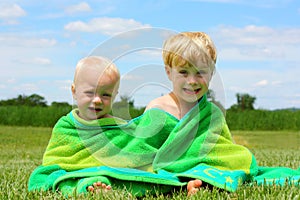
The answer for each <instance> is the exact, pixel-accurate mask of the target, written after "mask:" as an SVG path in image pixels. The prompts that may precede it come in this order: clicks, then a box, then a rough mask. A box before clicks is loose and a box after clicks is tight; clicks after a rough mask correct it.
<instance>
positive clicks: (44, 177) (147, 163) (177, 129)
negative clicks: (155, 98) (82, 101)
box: [28, 97, 264, 196]
mask: <svg viewBox="0 0 300 200" xmlns="http://www.w3.org/2000/svg"><path fill="white" fill-rule="evenodd" d="M77 112H78V111H77V110H73V111H72V112H70V113H69V114H68V115H67V116H64V117H62V118H61V119H60V120H59V121H58V122H57V124H56V125H55V127H54V128H53V133H52V136H51V139H50V141H49V144H48V147H47V149H46V152H45V154H44V157H43V163H42V165H41V166H39V167H38V168H37V169H36V170H34V171H33V173H32V174H31V176H30V179H29V185H28V189H29V190H30V191H32V190H50V189H52V190H57V189H59V190H61V191H62V192H63V193H64V194H68V195H72V194H74V193H76V194H77V193H82V192H86V187H87V186H88V185H92V183H93V182H95V181H97V180H99V181H102V182H104V183H107V184H111V185H112V187H113V188H114V187H126V188H127V190H128V191H130V192H131V193H133V194H134V195H137V196H142V195H144V194H145V193H153V192H155V191H161V192H166V191H170V190H171V189H172V188H173V187H176V186H184V185H186V184H187V181H188V180H189V179H195V178H198V179H201V180H203V181H205V182H207V183H209V184H211V185H214V186H216V187H219V188H223V189H225V190H228V191H235V190H236V189H237V188H238V186H239V185H240V184H242V183H244V182H248V181H250V182H251V181H254V177H255V176H256V175H257V174H258V173H259V169H260V168H259V167H258V166H257V164H256V160H255V158H254V156H253V154H252V153H251V152H250V151H249V150H248V149H247V148H245V147H243V146H241V145H237V144H234V142H233V141H232V138H231V134H230V132H229V129H228V127H227V124H226V122H225V119H224V116H223V113H222V112H221V111H220V109H218V108H217V107H216V106H215V105H214V104H212V103H210V102H208V101H207V99H206V97H204V98H202V100H201V101H200V102H199V103H198V104H197V105H196V106H195V107H194V108H193V109H192V110H191V111H190V112H189V113H187V114H186V115H185V116H184V118H182V119H181V120H178V119H176V118H175V117H174V116H172V115H170V114H168V113H166V112H164V111H162V110H160V109H150V110H148V111H146V112H145V113H144V114H143V115H141V116H140V117H138V118H135V119H132V120H130V121H128V122H126V121H123V120H120V119H118V118H103V119H99V120H95V121H92V122H87V121H84V120H82V119H80V118H79V117H78V115H77ZM263 174H264V173H262V176H263ZM153 188H155V190H154V189H153Z"/></svg>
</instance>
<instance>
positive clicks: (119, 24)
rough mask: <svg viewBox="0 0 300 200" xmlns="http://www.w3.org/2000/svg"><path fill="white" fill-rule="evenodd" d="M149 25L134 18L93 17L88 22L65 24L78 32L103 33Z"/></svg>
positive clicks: (69, 28) (115, 32) (113, 33)
mask: <svg viewBox="0 0 300 200" xmlns="http://www.w3.org/2000/svg"><path fill="white" fill-rule="evenodd" d="M147 27H151V26H150V25H149V24H142V23H140V22H138V21H135V20H134V19H122V18H107V17H103V18H94V19H92V20H90V21H89V22H83V21H75V22H71V23H68V24H67V25H65V27H64V28H65V30H67V31H79V32H100V33H102V34H105V35H115V34H117V33H121V32H124V31H128V30H131V29H136V28H147Z"/></svg>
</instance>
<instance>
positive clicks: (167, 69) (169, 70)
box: [165, 65, 171, 80]
mask: <svg viewBox="0 0 300 200" xmlns="http://www.w3.org/2000/svg"><path fill="white" fill-rule="evenodd" d="M165 71H166V74H167V76H168V78H169V79H170V80H171V67H170V66H169V65H165Z"/></svg>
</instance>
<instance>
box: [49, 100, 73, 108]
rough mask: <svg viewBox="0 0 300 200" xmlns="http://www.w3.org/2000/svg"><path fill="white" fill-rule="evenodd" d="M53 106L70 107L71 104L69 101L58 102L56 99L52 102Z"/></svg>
mask: <svg viewBox="0 0 300 200" xmlns="http://www.w3.org/2000/svg"><path fill="white" fill-rule="evenodd" d="M51 106H53V107H70V106H71V105H70V104H69V103H68V102H56V101H53V102H52V103H51Z"/></svg>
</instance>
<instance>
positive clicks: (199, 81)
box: [166, 64, 212, 103]
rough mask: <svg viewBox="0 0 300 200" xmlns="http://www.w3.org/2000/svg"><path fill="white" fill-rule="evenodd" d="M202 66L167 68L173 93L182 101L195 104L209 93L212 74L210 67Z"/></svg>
mask: <svg viewBox="0 0 300 200" xmlns="http://www.w3.org/2000/svg"><path fill="white" fill-rule="evenodd" d="M202 66H203V65H200V67H194V66H190V65H188V64H187V65H186V66H182V67H173V68H170V67H169V66H166V72H167V75H168V78H169V79H170V81H171V82H172V84H173V92H174V93H175V94H176V96H177V97H178V98H180V100H183V101H185V102H187V103H195V102H197V101H198V100H199V99H200V98H201V97H202V96H203V95H204V94H205V93H206V92H207V91H208V86H209V81H210V79H211V75H212V73H211V71H210V68H209V67H206V66H204V67H202Z"/></svg>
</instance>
